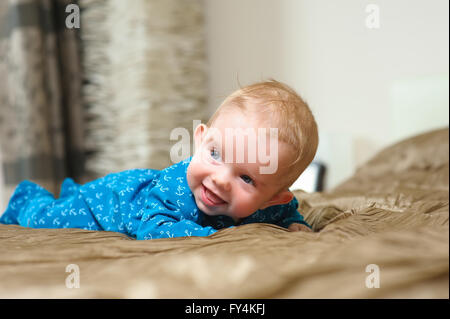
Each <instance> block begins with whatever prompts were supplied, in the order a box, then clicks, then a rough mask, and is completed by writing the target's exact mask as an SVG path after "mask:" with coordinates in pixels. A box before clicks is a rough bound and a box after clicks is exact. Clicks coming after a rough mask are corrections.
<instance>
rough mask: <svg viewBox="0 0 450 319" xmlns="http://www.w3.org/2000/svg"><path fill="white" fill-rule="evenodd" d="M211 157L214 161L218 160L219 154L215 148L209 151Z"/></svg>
mask: <svg viewBox="0 0 450 319" xmlns="http://www.w3.org/2000/svg"><path fill="white" fill-rule="evenodd" d="M211 157H212V158H213V159H215V160H216V161H218V160H220V153H219V151H218V150H216V149H215V148H213V149H211Z"/></svg>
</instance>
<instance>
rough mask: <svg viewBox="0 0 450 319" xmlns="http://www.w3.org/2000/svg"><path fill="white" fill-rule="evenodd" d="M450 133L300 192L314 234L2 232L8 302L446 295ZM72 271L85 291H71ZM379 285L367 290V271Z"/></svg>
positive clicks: (2, 280) (1, 270)
mask: <svg viewBox="0 0 450 319" xmlns="http://www.w3.org/2000/svg"><path fill="white" fill-rule="evenodd" d="M448 155H449V144H448V129H443V130H437V131H433V132H430V133H427V134H423V135H420V136H417V137H414V138H411V139H408V140H406V141H403V142H401V143H399V144H396V145H394V146H391V147H389V148H387V149H385V150H384V151H382V152H380V153H379V154H378V155H377V156H375V157H374V158H373V159H372V160H371V161H369V162H368V163H366V164H365V165H364V166H363V167H361V168H360V169H358V171H357V172H356V174H355V175H354V176H353V177H352V178H350V179H349V180H348V181H346V182H344V183H343V184H341V185H340V186H339V187H337V188H335V189H333V190H331V191H329V192H326V193H314V194H307V193H303V192H297V193H296V196H297V198H298V199H299V201H300V209H301V210H302V212H303V214H304V215H305V218H306V220H307V221H308V222H309V223H310V224H312V225H313V228H314V230H315V232H313V233H304V232H297V233H291V232H288V231H286V230H284V229H282V228H280V227H277V226H273V225H268V224H253V225H244V226H240V227H236V228H233V229H225V230H222V231H219V232H217V233H216V234H214V235H212V236H210V237H191V238H173V239H157V240H151V241H136V240H132V239H129V238H127V237H126V236H124V235H121V234H118V233H112V232H93V231H84V230H78V229H28V228H23V227H19V226H5V225H0V240H1V241H0V297H1V298H71V297H76V298H92V297H93V298H448V297H449V277H448V272H449V228H448V215H449V214H448V212H449V209H448V207H449V206H448V198H449V193H448V176H449V175H448V173H449V172H448V168H449V165H448ZM69 264H76V265H78V266H79V271H80V272H79V274H80V282H79V283H80V288H67V287H66V278H67V277H68V276H69V275H71V274H72V275H73V274H74V273H70V272H66V267H67V265H69ZM373 264H375V265H377V266H378V269H379V288H368V287H367V286H366V279H367V277H368V276H373V275H374V274H373V273H370V272H366V267H367V266H368V265H373Z"/></svg>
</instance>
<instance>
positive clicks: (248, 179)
mask: <svg viewBox="0 0 450 319" xmlns="http://www.w3.org/2000/svg"><path fill="white" fill-rule="evenodd" d="M241 178H242V180H243V181H244V182H245V183H247V184H253V180H252V179H251V178H250V177H249V176H247V175H241Z"/></svg>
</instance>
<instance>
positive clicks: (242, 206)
mask: <svg viewBox="0 0 450 319" xmlns="http://www.w3.org/2000/svg"><path fill="white" fill-rule="evenodd" d="M257 210H258V208H257V205H255V202H254V200H252V199H241V200H240V201H239V203H237V205H236V206H235V208H234V214H235V216H236V217H238V218H245V217H248V216H250V215H251V214H253V213H254V212H256V211H257Z"/></svg>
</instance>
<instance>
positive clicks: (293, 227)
mask: <svg viewBox="0 0 450 319" xmlns="http://www.w3.org/2000/svg"><path fill="white" fill-rule="evenodd" d="M288 229H289V230H290V231H306V232H310V231H311V229H310V228H309V227H308V226H306V225H303V224H297V223H292V224H290V225H289V227H288Z"/></svg>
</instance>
